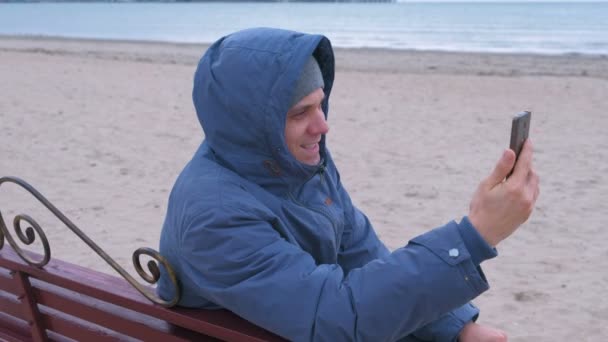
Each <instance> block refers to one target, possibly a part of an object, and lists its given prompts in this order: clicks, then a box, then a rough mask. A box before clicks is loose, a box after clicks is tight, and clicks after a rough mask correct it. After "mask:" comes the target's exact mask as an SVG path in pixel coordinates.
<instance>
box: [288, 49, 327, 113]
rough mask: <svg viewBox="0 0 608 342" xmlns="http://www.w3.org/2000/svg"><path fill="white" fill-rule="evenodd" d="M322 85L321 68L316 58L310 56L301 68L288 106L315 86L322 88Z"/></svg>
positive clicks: (314, 88) (310, 91)
mask: <svg viewBox="0 0 608 342" xmlns="http://www.w3.org/2000/svg"><path fill="white" fill-rule="evenodd" d="M324 86H325V83H324V82H323V74H322V73H321V68H319V63H317V60H316V59H315V58H314V57H313V56H310V57H309V58H308V60H307V61H306V63H305V64H304V67H303V68H302V71H301V74H300V78H299V79H298V81H297V82H296V86H295V89H294V92H293V95H292V99H291V102H290V104H289V108H291V107H293V105H295V104H296V103H298V102H300V100H301V99H303V98H304V97H306V95H308V94H310V93H312V92H313V91H314V90H316V89H317V88H323V87H324Z"/></svg>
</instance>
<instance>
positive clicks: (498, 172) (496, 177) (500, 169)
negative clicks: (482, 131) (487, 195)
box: [486, 150, 515, 188]
mask: <svg viewBox="0 0 608 342" xmlns="http://www.w3.org/2000/svg"><path fill="white" fill-rule="evenodd" d="M514 163H515V152H513V151H512V150H505V152H504V153H503V154H502V157H500V160H498V163H496V166H495V167H494V170H493V171H492V173H491V174H490V176H488V178H487V179H486V182H487V185H488V186H489V187H490V188H493V187H495V186H496V185H497V184H500V183H501V182H502V181H503V180H504V179H505V177H507V175H508V174H509V171H511V169H513V164H514Z"/></svg>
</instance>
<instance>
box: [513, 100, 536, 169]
mask: <svg viewBox="0 0 608 342" xmlns="http://www.w3.org/2000/svg"><path fill="white" fill-rule="evenodd" d="M531 117H532V113H531V112H528V111H525V112H521V113H519V114H517V115H515V116H514V117H513V122H512V124H511V144H510V145H509V148H510V149H512V150H513V152H515V162H517V159H518V158H519V153H520V152H521V149H522V147H523V146H524V142H525V141H526V139H528V134H529V133H530V119H531ZM514 168H515V167H514ZM511 173H513V170H511V172H510V173H509V176H510V175H511ZM509 176H507V178H508V177H509Z"/></svg>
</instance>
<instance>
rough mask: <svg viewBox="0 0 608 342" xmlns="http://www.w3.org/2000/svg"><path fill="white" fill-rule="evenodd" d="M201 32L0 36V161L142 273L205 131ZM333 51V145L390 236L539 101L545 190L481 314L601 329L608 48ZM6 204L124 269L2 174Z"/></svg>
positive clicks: (562, 328)
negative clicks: (197, 73)
mask: <svg viewBox="0 0 608 342" xmlns="http://www.w3.org/2000/svg"><path fill="white" fill-rule="evenodd" d="M205 48H206V46H204V45H196V44H169V43H138V42H127V41H125V42H112V41H95V40H75V39H74V40H71V39H54V38H26V37H0V94H1V96H0V176H8V175H11V176H18V177H20V178H23V179H24V180H26V181H28V182H29V183H31V184H32V185H33V186H34V187H36V188H37V189H38V190H39V191H41V192H42V193H43V194H44V195H45V196H46V197H47V198H48V199H49V200H50V201H51V202H53V203H54V204H55V205H56V206H57V207H58V208H59V209H60V210H62V211H63V212H64V213H65V214H66V215H67V217H69V218H70V219H71V220H72V221H73V222H74V223H75V224H76V225H78V226H79V227H80V228H81V229H82V230H83V231H84V232H85V233H86V234H87V235H88V236H89V237H90V238H92V239H93V240H94V241H96V242H97V243H98V244H99V246H100V247H101V248H103V249H104V250H105V251H106V252H107V253H108V254H110V255H111V256H112V257H114V258H115V259H116V260H117V261H118V262H119V263H120V264H121V265H123V266H124V267H125V268H126V269H127V270H129V271H131V272H132V273H134V271H133V268H132V266H131V254H132V253H133V251H134V250H135V249H136V248H138V247H143V246H148V247H152V248H155V249H156V248H158V238H159V234H160V229H161V226H162V223H163V219H164V214H165V210H166V206H167V197H168V193H169V191H170V190H171V187H172V184H173V182H174V180H175V178H176V177H177V175H178V173H179V172H180V170H181V168H182V167H183V166H184V164H185V163H186V162H187V161H188V160H189V159H190V158H191V156H192V153H193V152H194V151H195V150H196V148H197V147H198V145H199V144H200V142H201V141H202V139H203V134H202V130H201V128H200V125H199V123H198V121H197V119H196V115H195V112H194V108H193V105H192V100H191V91H192V75H193V72H194V70H195V67H196V63H197V61H198V59H199V58H200V56H201V55H202V54H203V52H204V51H205ZM336 64H337V71H336V81H335V85H334V91H333V93H332V98H331V100H330V113H329V124H330V127H331V130H330V133H329V135H328V146H329V148H330V149H331V151H332V153H333V156H334V158H335V160H336V163H337V165H338V168H339V170H340V172H341V176H342V180H343V182H344V183H345V185H346V186H347V188H348V189H349V192H350V194H351V196H352V198H353V201H354V203H355V204H356V205H357V206H358V207H360V208H361V209H362V210H363V211H364V212H365V213H367V214H368V216H369V217H370V219H371V221H372V223H373V224H374V226H375V228H376V230H377V231H378V232H379V234H380V236H381V238H382V239H383V241H384V242H385V243H386V244H387V246H389V248H391V249H395V248H399V247H401V246H404V245H405V244H407V242H408V240H409V239H411V238H413V237H414V236H416V235H418V234H420V233H423V232H425V231H427V230H429V229H432V228H434V227H436V226H438V225H441V224H444V223H445V222H447V221H449V220H452V219H456V220H459V219H460V218H461V217H462V216H463V215H466V214H467V213H468V205H469V201H470V198H471V195H472V193H473V191H474V190H475V188H476V186H477V184H478V182H479V181H480V180H481V179H482V178H483V177H485V176H486V175H487V174H488V173H489V172H490V170H491V169H492V168H493V166H494V163H495V161H496V160H498V158H499V156H500V154H501V153H502V151H503V149H504V148H506V147H507V146H508V143H509V131H510V125H511V116H512V115H513V114H515V113H517V112H519V111H522V110H530V111H532V112H533V118H532V130H531V133H530V135H531V138H532V140H533V142H534V145H535V151H536V154H535V165H536V169H537V171H538V173H539V174H540V177H541V196H540V198H539V200H538V203H537V207H536V210H535V212H534V213H533V215H532V217H531V219H530V220H529V221H528V222H527V223H526V224H524V225H523V226H522V227H521V228H520V229H519V231H517V232H516V233H515V234H514V235H513V236H512V237H511V238H510V239H508V240H507V241H505V242H503V243H502V244H501V245H499V247H498V251H499V256H498V257H497V258H495V259H493V260H491V261H487V262H485V263H484V264H483V265H482V266H483V269H484V271H485V274H486V276H487V278H488V280H489V283H490V286H491V288H490V290H489V291H488V292H486V293H485V294H483V295H482V296H481V297H479V298H478V299H477V300H475V303H476V304H477V305H478V306H479V307H480V308H481V316H480V320H479V322H481V323H484V324H489V325H492V326H495V327H498V328H501V329H504V330H506V331H507V333H508V334H509V337H510V339H509V340H510V341H516V342H520V341H521V342H523V341H605V339H606V337H607V336H608V296H606V295H605V292H606V289H608V247H607V243H608V229H607V227H606V225H608V176H607V175H608V133H606V129H607V128H608V97H607V95H608V57H607V56H581V55H565V56H542V55H514V54H511V55H509V54H472V53H471V54H468V53H440V52H414V51H390V50H371V49H337V50H336ZM0 211H1V213H2V216H3V218H4V220H5V222H6V223H7V224H9V225H11V226H12V220H13V217H14V216H15V215H16V214H19V213H27V214H29V215H31V216H32V217H33V218H35V219H36V220H37V221H38V222H39V223H40V224H41V226H42V227H43V229H44V231H45V233H46V234H47V237H48V239H49V242H50V245H51V250H52V256H53V258H59V259H63V260H66V261H71V262H74V263H77V264H79V265H82V266H87V267H92V268H95V269H97V270H100V271H103V272H108V273H114V271H113V270H112V269H111V268H110V267H109V266H107V265H106V264H105V263H104V261H103V260H102V259H101V258H100V257H98V256H97V255H95V254H94V253H93V252H92V251H91V250H90V249H89V248H88V247H87V246H86V245H85V244H84V243H83V242H82V241H80V240H79V239H78V238H77V237H76V236H75V235H74V234H72V233H71V232H70V231H69V230H68V229H67V228H66V227H65V226H64V225H63V224H61V222H59V221H58V220H57V219H55V218H54V217H53V216H52V215H50V214H49V213H48V211H47V210H46V209H45V208H43V207H42V206H41V205H40V204H38V203H37V202H36V201H35V200H33V199H32V198H31V196H29V194H27V193H26V192H25V191H23V190H21V189H19V188H18V187H16V186H12V185H10V184H3V185H2V187H0ZM4 248H10V247H7V246H5V247H4ZM27 248H28V249H30V250H34V251H36V250H37V251H41V249H40V245H39V243H35V244H34V245H33V246H28V247H27Z"/></svg>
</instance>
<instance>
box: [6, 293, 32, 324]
mask: <svg viewBox="0 0 608 342" xmlns="http://www.w3.org/2000/svg"><path fill="white" fill-rule="evenodd" d="M21 305H22V303H20V302H19V300H17V299H16V298H10V297H8V296H4V295H3V294H2V295H0V313H4V314H6V315H10V316H13V317H17V318H19V319H22V320H25V321H27V317H26V315H25V314H24V313H23V307H22V306H21Z"/></svg>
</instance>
